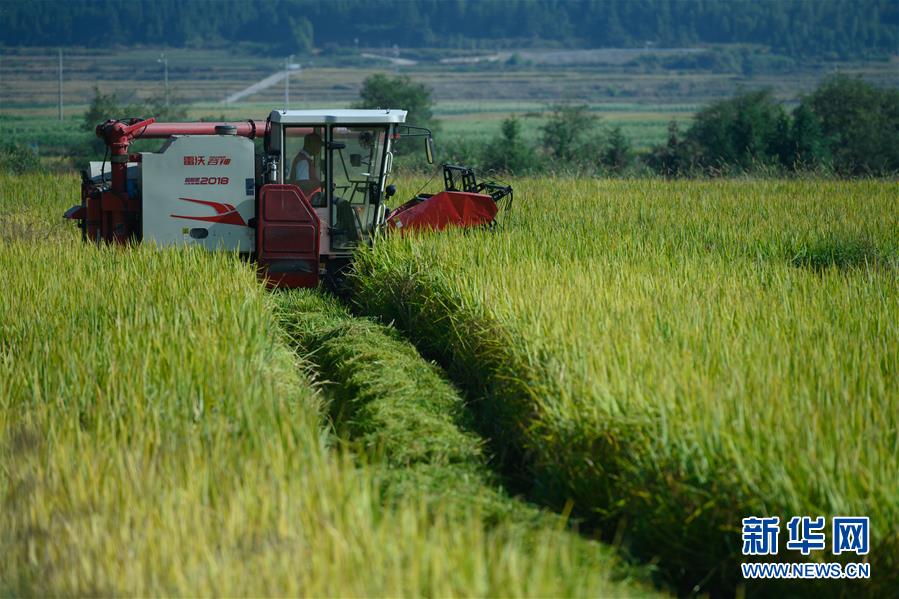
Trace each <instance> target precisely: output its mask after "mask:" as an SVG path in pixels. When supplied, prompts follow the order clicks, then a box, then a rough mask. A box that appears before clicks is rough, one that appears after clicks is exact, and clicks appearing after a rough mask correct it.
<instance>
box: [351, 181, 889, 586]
mask: <svg viewBox="0 0 899 599" xmlns="http://www.w3.org/2000/svg"><path fill="white" fill-rule="evenodd" d="M513 183H514V185H515V188H516V192H517V193H516V200H519V198H521V199H520V201H519V202H517V206H516V212H515V213H514V214H512V215H511V217H510V218H508V219H507V220H506V222H505V224H504V225H503V226H501V227H500V229H499V230H498V231H496V232H486V231H485V232H482V233H478V232H467V233H464V234H463V233H460V232H446V233H442V234H439V235H437V234H432V235H427V234H425V235H420V236H394V237H391V238H388V239H384V240H382V241H381V243H379V244H377V245H376V246H375V249H374V250H373V251H366V252H361V253H360V255H359V256H358V258H357V272H356V278H355V292H354V298H355V302H356V305H357V309H358V310H359V311H360V312H362V313H365V314H371V315H377V316H380V317H381V318H382V319H383V320H384V321H386V322H393V323H394V324H395V325H396V326H397V327H399V328H400V329H402V330H404V331H405V332H406V334H407V335H408V336H409V338H410V339H411V340H413V341H414V342H415V344H416V345H417V346H418V348H419V349H420V351H422V353H423V354H424V355H425V356H427V357H431V358H433V359H436V360H438V361H439V362H440V363H441V364H442V365H443V366H444V367H445V368H446V369H447V372H448V373H449V375H450V378H451V379H452V380H453V381H454V382H455V383H456V384H457V385H459V386H460V387H461V388H462V389H464V390H465V392H466V395H467V397H468V399H469V403H470V405H471V408H472V410H473V411H474V413H475V414H476V415H477V417H476V421H477V425H478V429H479V430H480V431H481V432H482V434H484V435H485V436H486V437H487V438H488V439H489V443H490V449H491V451H493V452H495V453H496V454H497V455H499V456H500V457H501V458H502V461H503V463H504V465H505V471H506V472H507V473H508V474H509V476H510V477H511V478H512V479H513V480H515V481H516V482H517V484H518V485H520V486H521V488H524V489H529V492H530V495H531V497H533V498H535V499H538V500H540V501H543V502H546V503H547V504H549V505H553V506H556V507H559V508H561V506H562V505H564V504H565V502H566V501H573V502H574V506H575V513H576V514H578V515H579V516H581V517H584V518H586V519H587V520H588V521H589V522H592V523H593V524H594V525H595V526H596V527H597V528H598V529H599V530H602V531H605V533H606V534H608V535H610V536H616V535H617V536H618V537H620V538H622V542H623V544H624V546H625V548H626V549H627V550H628V551H630V552H632V553H634V554H636V555H638V556H641V557H642V558H643V559H646V560H652V561H653V562H654V563H657V564H658V567H659V568H660V569H661V571H662V572H663V574H664V575H665V576H666V578H667V579H668V580H669V581H672V582H673V583H674V584H676V585H677V588H678V589H679V590H680V591H682V592H696V591H702V590H711V591H729V592H733V590H734V589H735V588H737V587H739V586H741V585H742V584H743V583H742V580H741V578H740V571H739V568H738V566H737V562H738V561H740V560H741V556H740V548H741V543H740V534H739V533H740V527H741V525H740V520H741V518H743V517H747V516H751V515H777V516H780V517H781V518H782V521H785V520H786V519H789V518H790V517H792V516H801V515H809V516H817V515H825V516H827V517H828V518H830V517H831V516H834V515H847V514H849V515H867V516H870V517H871V522H872V544H873V545H872V549H871V553H870V555H869V556H868V559H869V560H870V562H871V563H872V579H871V580H870V581H868V582H867V583H865V584H864V585H860V588H861V589H864V590H866V591H867V592H887V591H888V589H893V588H895V587H896V585H897V578H896V573H897V572H899V526H897V522H899V454H897V452H896V447H897V446H899V420H897V418H899V325H897V322H899V318H897V316H899V293H897V289H899V285H897V283H899V276H897V272H899V271H897V268H896V266H897V256H899V238H897V237H896V235H895V231H896V230H897V225H899V211H897V208H896V203H895V184H893V183H889V182H877V181H859V182H851V183H850V182H842V181H829V180H815V179H810V180H801V181H788V182H786V181H775V180H760V181H753V180H733V181H702V182H695V181H694V182H674V183H671V182H662V181H588V180H575V179H522V180H518V181H516V182H513ZM822 239H824V240H827V239H835V240H840V241H839V242H838V243H837V245H831V246H829V247H831V248H837V249H835V250H834V251H835V253H836V254H837V255H844V254H845V255H847V256H850V258H846V259H840V260H831V261H830V262H829V263H828V264H832V266H828V265H827V264H824V265H823V266H822V267H821V268H797V267H796V261H795V260H796V257H797V256H801V255H803V251H806V252H808V250H804V248H817V247H820V245H819V244H821V241H820V240H822ZM853 248H855V249H853ZM857 248H863V249H864V251H863V252H862V250H859V249H857ZM815 251H816V252H819V253H820V250H815ZM807 255H810V254H808V253H807ZM856 255H862V256H876V260H867V261H866V260H864V259H857V258H853V257H852V256H856ZM828 534H829V533H828ZM782 536H784V535H782ZM782 555H783V552H782ZM794 555H795V556H797V557H798V554H790V557H789V559H794ZM810 559H817V560H826V559H834V558H833V556H832V555H830V554H829V553H828V554H827V555H821V554H818V555H814V554H813V557H812V558H810ZM785 586H786V585H785ZM856 586H857V585H855V584H853V583H851V582H848V581H842V582H837V581H827V582H822V583H820V584H818V585H815V584H814V583H809V582H805V583H802V584H796V585H794V586H789V587H788V590H789V591H790V592H792V593H801V594H806V593H809V594H810V593H819V592H834V591H835V590H836V591H838V592H839V591H842V592H851V590H852V589H854V588H856ZM761 588H765V589H766V590H767V591H768V592H771V591H772V590H773V589H774V588H778V587H777V586H776V585H773V584H769V586H766V587H760V586H751V587H750V589H755V590H760V589H761Z"/></svg>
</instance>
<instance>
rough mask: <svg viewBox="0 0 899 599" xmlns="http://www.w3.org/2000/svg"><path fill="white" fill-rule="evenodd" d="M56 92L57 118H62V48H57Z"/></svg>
mask: <svg viewBox="0 0 899 599" xmlns="http://www.w3.org/2000/svg"><path fill="white" fill-rule="evenodd" d="M56 89H57V92H58V94H57V95H58V100H57V108H58V113H59V114H58V115H57V116H58V118H59V120H60V121H61V120H62V48H60V49H59V81H58V84H57V86H56Z"/></svg>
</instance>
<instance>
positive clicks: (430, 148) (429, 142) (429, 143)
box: [425, 135, 434, 164]
mask: <svg viewBox="0 0 899 599" xmlns="http://www.w3.org/2000/svg"><path fill="white" fill-rule="evenodd" d="M425 155H426V156H427V157H428V164H434V138H433V137H431V136H430V135H429V136H428V137H426V138H425Z"/></svg>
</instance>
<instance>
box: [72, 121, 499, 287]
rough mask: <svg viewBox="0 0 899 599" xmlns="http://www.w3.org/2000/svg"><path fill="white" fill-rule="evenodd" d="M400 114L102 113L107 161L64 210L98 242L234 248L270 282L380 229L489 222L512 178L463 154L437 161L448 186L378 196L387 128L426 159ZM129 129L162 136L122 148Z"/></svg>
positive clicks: (337, 254)
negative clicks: (457, 161) (461, 158)
mask: <svg viewBox="0 0 899 599" xmlns="http://www.w3.org/2000/svg"><path fill="white" fill-rule="evenodd" d="M405 120H406V112H405V111H402V110H296V111H289V110H287V111H285V110H275V111H272V113H271V115H270V116H269V118H268V119H267V120H266V121H265V122H261V121H245V122H240V123H225V124H216V123H157V122H155V119H146V120H141V119H129V120H125V121H122V120H109V121H106V122H105V123H102V124H100V125H97V129H96V133H97V136H98V137H100V138H101V139H103V140H104V141H105V143H106V147H107V156H108V158H109V162H108V163H107V161H106V159H105V158H104V160H103V162H91V163H90V168H89V169H88V170H86V171H84V172H83V173H82V185H81V204H79V205H77V206H74V207H72V208H70V209H69V210H68V211H67V212H66V214H65V216H66V218H69V219H73V220H77V221H79V223H80V225H81V230H82V235H83V237H84V239H86V240H90V241H93V242H95V243H100V242H107V243H117V244H127V243H132V242H139V241H144V242H153V243H155V244H157V245H160V246H168V245H199V246H202V247H205V248H208V249H210V250H225V251H236V252H239V253H241V254H244V255H247V256H248V257H250V258H252V259H254V260H256V262H257V263H258V264H259V271H260V275H261V276H264V277H265V278H266V280H267V281H268V282H269V284H270V285H273V286H279V287H315V286H316V285H318V283H319V280H320V278H321V277H323V276H325V277H329V278H333V277H337V275H338V274H339V273H340V272H341V271H343V269H344V268H345V267H346V265H347V264H348V263H349V261H350V259H351V257H352V254H353V252H354V250H355V249H356V248H357V247H358V246H359V245H360V244H371V243H373V242H374V240H375V239H376V237H377V233H378V231H379V230H389V229H400V230H402V231H408V230H414V229H424V228H430V229H443V228H444V227H447V226H460V227H483V226H491V225H493V224H494V223H495V219H496V216H497V213H498V212H499V210H500V209H501V207H502V206H503V205H508V204H510V203H511V197H512V196H511V194H512V189H511V187H508V186H500V185H496V184H492V183H477V182H476V180H475V177H474V173H473V172H472V171H471V170H470V169H466V168H464V167H457V166H450V165H445V166H444V183H445V187H446V189H444V190H443V191H441V192H439V193H436V194H433V195H428V194H420V195H418V196H416V197H415V198H413V199H412V200H410V201H409V202H406V203H405V204H403V205H402V206H400V207H399V208H397V209H396V210H393V211H390V210H388V209H387V206H386V201H387V200H388V199H389V198H390V197H391V196H393V195H394V193H396V187H395V186H393V185H388V184H387V177H388V175H389V174H390V170H391V166H392V164H393V151H392V150H393V144H394V143H395V142H396V140H398V139H400V138H401V137H423V138H424V139H425V149H426V152H427V156H428V162H433V141H432V138H431V132H430V131H428V130H427V129H423V128H419V127H411V126H408V125H405V124H404V123H405ZM137 139H166V142H165V143H164V144H163V146H162V148H161V149H160V150H159V151H157V152H139V153H131V152H130V151H129V150H130V145H131V143H132V142H134V141H135V140H137ZM255 140H262V143H261V144H259V146H260V147H257V144H255V143H254V141H255ZM107 166H108V169H107Z"/></svg>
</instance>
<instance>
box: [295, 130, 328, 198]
mask: <svg viewBox="0 0 899 599" xmlns="http://www.w3.org/2000/svg"><path fill="white" fill-rule="evenodd" d="M321 149H322V138H321V136H320V135H319V134H317V133H310V134H309V135H307V136H306V137H305V138H304V139H303V149H302V150H300V151H299V152H297V155H296V156H294V158H293V162H292V163H291V165H290V171H288V172H289V175H288V182H289V183H293V184H295V185H296V186H297V187H299V188H300V189H301V190H302V191H303V193H304V194H305V195H306V197H307V198H308V199H309V203H310V204H312V205H313V206H314V207H316V208H321V207H323V206H324V205H325V203H324V199H325V196H324V194H323V193H322V188H321V186H322V182H321V178H320V177H319V169H320V165H321V156H320V154H321Z"/></svg>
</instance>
